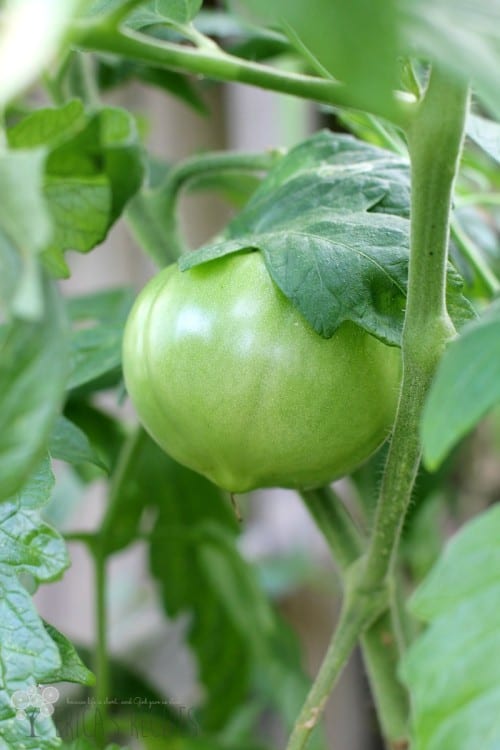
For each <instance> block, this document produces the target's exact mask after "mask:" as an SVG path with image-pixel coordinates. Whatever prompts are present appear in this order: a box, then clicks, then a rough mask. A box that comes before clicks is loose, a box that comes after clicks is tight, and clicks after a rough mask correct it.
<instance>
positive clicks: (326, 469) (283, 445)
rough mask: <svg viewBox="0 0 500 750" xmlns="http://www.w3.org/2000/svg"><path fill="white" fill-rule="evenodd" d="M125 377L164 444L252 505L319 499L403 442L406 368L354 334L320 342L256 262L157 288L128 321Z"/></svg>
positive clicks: (345, 329)
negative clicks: (255, 493) (396, 437)
mask: <svg viewBox="0 0 500 750" xmlns="http://www.w3.org/2000/svg"><path fill="white" fill-rule="evenodd" d="M123 368H124V377H125V382H126V386H127V390H128V392H129V394H130V398H131V399H132V402H133V404H134V406H135V408H136V411H137V414H138V416H139V419H140V420H141V422H142V424H143V425H144V427H145V428H146V430H147V431H148V432H149V433H150V434H151V436H152V437H153V438H154V439H155V440H156V441H157V442H158V444H159V445H160V446H161V447H162V448H163V449H164V450H165V451H166V452H167V453H169V454H170V455H171V456H172V457H173V458H174V459H176V460H177V461H179V462H180V463H182V464H184V465H186V466H188V467H190V468H191V469H194V470H195V471H197V472H199V473H200V474H203V475H205V476H206V477H208V478H209V479H210V480H212V481H213V482H214V483H215V484H217V485H219V486H220V487H222V488H224V489H226V490H229V491H230V492H247V491H249V490H253V489H257V488H260V487H274V486H281V487H292V488H307V487H314V486H319V485H323V484H326V483H327V482H329V481H331V480H333V479H336V478H338V477H340V476H343V475H345V474H348V473H350V472H351V471H353V470H354V469H355V468H356V467H357V466H359V465H360V464H361V463H363V462H364V461H365V460H366V459H367V458H368V457H369V456H370V455H371V454H372V453H373V452H374V451H375V450H376V449H377V448H378V447H379V446H380V445H381V444H382V442H384V440H385V439H386V438H387V436H388V434H389V431H390V429H391V425H392V423H393V420H394V415H395V411H396V405H397V398H398V391H399V382H400V371H401V362H400V350H399V349H397V348H395V347H389V346H387V345H385V344H383V343H382V342H380V341H379V340H377V339H375V338H374V337H373V336H371V335H369V334H368V333H367V332H365V331H364V330H363V329H361V328H360V327H358V326H356V325H355V324H354V323H351V322H345V323H343V324H342V325H341V326H340V327H339V329H338V330H337V331H336V332H335V334H334V335H333V336H332V337H331V338H330V339H324V338H322V337H320V336H319V335H318V334H317V333H316V332H315V331H314V330H313V329H312V328H311V327H310V326H309V324H308V323H307V322H306V321H305V320H304V319H303V318H302V316H301V315H300V313H299V312H298V311H297V310H296V309H295V308H294V307H293V305H292V304H291V303H290V302H289V301H288V300H287V299H286V297H285V296H284V295H283V294H282V292H281V291H280V290H279V289H278V288H277V287H276V286H275V284H274V282H273V281H272V280H271V278H270V277H269V274H268V272H267V270H266V267H265V265H264V261H263V259H262V256H261V255H260V253H259V252H256V251H248V252H244V253H238V254H235V255H229V256H226V257H223V258H220V259H217V260H214V261H210V262H208V263H205V264H203V265H200V266H197V267H195V268H193V269H191V270H189V271H185V272H181V271H180V270H179V268H178V266H177V265H173V266H170V267H168V268H167V269H165V270H163V271H161V272H160V273H159V274H158V275H157V276H155V277H154V278H153V279H152V280H151V281H150V282H149V283H148V284H147V285H146V287H145V288H144V289H143V291H142V292H141V294H140V295H139V297H138V299H137V301H136V303H135V305H134V307H133V309H132V311H131V314H130V317H129V320H128V322H127V326H126V330H125V336H124V345H123Z"/></svg>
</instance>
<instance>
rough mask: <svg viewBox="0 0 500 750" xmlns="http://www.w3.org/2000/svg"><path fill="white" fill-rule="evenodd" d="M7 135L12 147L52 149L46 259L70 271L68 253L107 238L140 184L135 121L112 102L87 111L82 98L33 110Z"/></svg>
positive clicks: (57, 269)
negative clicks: (59, 105)
mask: <svg viewBox="0 0 500 750" xmlns="http://www.w3.org/2000/svg"><path fill="white" fill-rule="evenodd" d="M7 136H8V139H9V143H10V145H11V147H12V148H15V149H21V148H22V149H26V148H30V149H34V148H35V147H37V146H39V145H40V144H42V143H43V144H45V148H46V149H48V151H49V153H48V156H47V158H46V161H45V165H44V178H43V196H44V198H45V203H46V205H47V207H48V210H49V213H50V218H51V222H52V236H51V237H50V241H49V238H45V243H44V260H45V262H46V265H47V267H48V268H49V269H50V270H51V272H53V273H55V274H58V275H60V276H65V275H67V268H66V266H65V264H64V259H63V253H64V252H66V251H67V250H76V251H78V252H88V251H89V250H91V249H92V248H93V247H95V246H96V245H97V244H99V243H100V242H102V241H103V240H104V239H105V237H106V235H107V233H108V230H109V228H110V227H111V226H112V224H113V223H114V222H115V221H116V219H117V218H118V217H119V216H120V214H121V213H122V211H123V209H124V207H125V205H126V203H127V202H128V201H129V200H130V198H131V197H132V196H133V195H134V194H135V193H136V192H137V190H138V189H139V187H140V184H141V181H142V172H143V166H142V152H141V148H140V146H139V141H138V134H137V129H136V125H135V121H134V119H133V117H132V116H131V115H130V114H129V113H128V112H126V111H125V110H123V109H116V108H111V107H105V108H103V109H101V110H99V111H97V112H96V113H93V114H90V115H88V114H86V113H85V112H84V110H83V107H82V104H81V103H80V102H75V101H70V102H69V103H68V104H66V105H64V106H63V107H60V108H48V109H42V110H38V111H37V112H34V113H32V114H30V115H28V116H27V117H26V118H24V119H23V120H21V122H20V123H18V124H17V125H16V126H15V127H14V128H12V129H10V130H9V131H8V133H7ZM14 153H15V152H14ZM19 153H22V152H19ZM29 153H34V152H29Z"/></svg>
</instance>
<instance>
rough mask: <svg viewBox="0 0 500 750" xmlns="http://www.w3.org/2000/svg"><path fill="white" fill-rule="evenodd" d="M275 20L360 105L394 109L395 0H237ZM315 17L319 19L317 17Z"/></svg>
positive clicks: (366, 107)
mask: <svg viewBox="0 0 500 750" xmlns="http://www.w3.org/2000/svg"><path fill="white" fill-rule="evenodd" d="M241 4H243V5H245V6H246V7H248V8H250V9H251V10H252V11H253V12H256V13H257V14H258V16H260V17H262V18H264V19H266V20H268V22H270V23H272V24H273V25H274V24H277V25H278V26H279V27H280V28H281V29H282V31H283V32H284V33H285V34H287V35H288V36H289V38H290V41H291V42H292V44H295V45H296V46H297V47H298V50H299V51H300V52H303V53H304V57H305V58H306V60H311V59H313V60H316V61H317V62H318V63H319V66H321V67H322V68H323V69H324V71H325V73H324V74H325V76H327V77H328V76H331V77H334V78H336V79H337V80H339V81H342V82H344V83H345V84H347V85H348V86H349V88H350V90H351V91H352V92H353V95H354V97H355V100H356V102H357V103H358V106H359V108H360V109H368V110H370V109H371V108H372V107H375V108H376V110H377V111H380V110H381V109H382V110H383V111H385V112H386V113H387V114H388V115H390V114H391V112H392V110H393V103H392V90H393V89H394V88H396V85H397V81H398V76H397V67H396V61H397V55H398V51H399V50H398V37H397V15H396V3H395V2H394V0H389V1H387V0H385V2H371V1H370V0H354V1H352V0H351V2H350V3H344V2H341V1H340V0H307V1H306V0H276V1H275V2H274V3H272V4H270V3H269V2H266V0H241ZM319 19H321V20H320V22H318V21H319Z"/></svg>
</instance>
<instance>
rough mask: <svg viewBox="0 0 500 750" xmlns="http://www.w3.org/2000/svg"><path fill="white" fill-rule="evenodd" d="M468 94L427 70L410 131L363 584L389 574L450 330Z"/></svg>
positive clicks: (450, 79)
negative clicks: (387, 386) (396, 392)
mask: <svg viewBox="0 0 500 750" xmlns="http://www.w3.org/2000/svg"><path fill="white" fill-rule="evenodd" d="M468 101H469V95H468V88H467V86H466V85H465V84H462V83H461V82H457V80H456V79H455V78H453V77H451V76H450V75H448V74H447V73H445V72H442V71H440V70H438V69H436V70H433V71H432V72H431V75H430V79H429V83H428V86H427V90H426V92H425V95H424V98H423V100H422V103H421V105H420V107H419V110H418V112H417V115H416V117H415V120H414V122H413V123H412V125H411V126H410V127H409V128H408V144H409V151H410V160H411V168H412V169H411V174H412V205H411V250H410V265H409V278H408V297H407V307H406V314H405V323H404V328H403V346H402V354H403V381H402V386H401V395H400V402H399V406H398V412H397V416H396V421H395V424H394V430H393V436H392V439H391V444H390V448H389V452H388V457H387V463H386V468H385V472H384V476H383V480H382V485H381V491H380V496H379V502H378V506H377V512H376V517H375V523H374V529H373V534H372V539H371V544H370V547H369V551H368V553H367V557H366V579H365V583H366V585H368V586H370V585H372V584H373V585H374V586H375V587H377V586H378V585H380V583H381V582H382V581H384V580H386V579H387V576H388V574H390V573H391V572H392V568H393V565H394V562H395V556H396V553H397V549H398V546H399V539H400V536H401V530H402V527H403V523H404V518H405V515H406V511H407V508H408V505H409V503H410V499H411V493H412V489H413V484H414V481H415V477H416V473H417V470H418V465H419V462H420V455H421V444H420V431H419V429H420V416H421V412H422V408H423V405H424V401H425V397H426V394H427V391H428V389H429V386H430V383H431V381H432V378H433V376H434V372H435V369H436V366H437V364H438V362H439V359H440V358H441V355H442V353H443V350H444V348H445V345H446V343H447V341H448V340H449V339H450V338H451V337H452V336H453V334H454V332H455V331H454V328H453V325H452V323H451V321H450V319H449V317H448V313H447V309H446V263H447V254H448V241H449V233H450V214H451V204H452V196H453V187H454V182H455V177H456V174H457V171H458V163H459V158H460V153H461V148H462V142H463V136H464V128H465V119H466V114H467V109H468Z"/></svg>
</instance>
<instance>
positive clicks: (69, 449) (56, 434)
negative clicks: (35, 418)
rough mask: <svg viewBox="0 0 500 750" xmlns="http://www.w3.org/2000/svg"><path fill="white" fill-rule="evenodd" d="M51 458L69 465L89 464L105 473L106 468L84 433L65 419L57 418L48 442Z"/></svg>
mask: <svg viewBox="0 0 500 750" xmlns="http://www.w3.org/2000/svg"><path fill="white" fill-rule="evenodd" d="M49 451H50V455H51V456H52V458H58V459H60V460H61V461H66V463H69V464H77V465H78V464H81V463H91V464H94V465H95V466H99V467H100V468H101V469H104V470H105V471H106V469H107V467H106V465H105V464H103V462H102V459H101V458H100V457H99V456H98V455H97V453H96V452H95V450H94V449H93V447H92V446H91V444H90V442H89V440H88V438H87V436H86V435H85V433H84V432H83V431H82V430H81V429H80V428H79V427H77V426H76V425H75V424H73V422H71V421H70V420H69V419H67V418H66V417H62V416H61V417H58V418H57V420H56V423H55V425H54V428H53V430H52V435H51V436H50V441H49Z"/></svg>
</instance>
